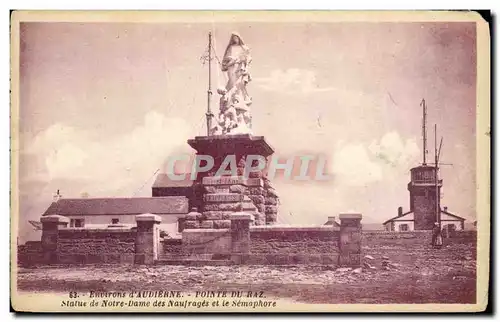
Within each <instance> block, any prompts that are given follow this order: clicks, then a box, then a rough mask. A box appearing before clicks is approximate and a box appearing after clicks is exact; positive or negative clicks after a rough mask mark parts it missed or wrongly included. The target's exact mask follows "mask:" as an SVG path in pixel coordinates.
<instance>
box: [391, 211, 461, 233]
mask: <svg viewBox="0 0 500 322" xmlns="http://www.w3.org/2000/svg"><path fill="white" fill-rule="evenodd" d="M440 216H441V218H440V220H441V226H442V227H443V229H448V230H464V222H465V218H462V217H460V216H457V215H455V214H452V213H451V212H449V211H448V207H444V208H443V209H442V210H441V212H440ZM383 225H384V227H385V230H386V231H413V230H418V229H415V217H414V213H413V211H408V212H405V213H403V208H402V207H399V208H398V215H397V216H396V217H393V218H391V219H389V220H387V221H385V222H384V223H383Z"/></svg>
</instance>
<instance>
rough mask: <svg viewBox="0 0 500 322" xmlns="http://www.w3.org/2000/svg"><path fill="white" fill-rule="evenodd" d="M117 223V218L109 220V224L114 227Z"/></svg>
mask: <svg viewBox="0 0 500 322" xmlns="http://www.w3.org/2000/svg"><path fill="white" fill-rule="evenodd" d="M119 222H120V219H118V218H113V219H111V223H112V224H113V225H116V224H118V223H119Z"/></svg>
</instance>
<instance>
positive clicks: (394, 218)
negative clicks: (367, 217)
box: [382, 209, 465, 225]
mask: <svg viewBox="0 0 500 322" xmlns="http://www.w3.org/2000/svg"><path fill="white" fill-rule="evenodd" d="M411 213H413V211H408V212H405V213H404V214H402V215H401V216H396V217H392V218H391V219H388V220H386V221H384V223H383V224H382V225H385V224H387V223H388V222H391V221H394V220H396V219H398V218H401V217H404V216H406V215H408V214H411ZM441 213H442V214H446V215H448V216H451V217H454V218H456V219H458V220H463V221H465V218H462V217H460V216H457V215H455V214H452V213H451V212H448V211H445V210H443V209H441Z"/></svg>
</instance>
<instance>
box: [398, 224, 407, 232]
mask: <svg viewBox="0 0 500 322" xmlns="http://www.w3.org/2000/svg"><path fill="white" fill-rule="evenodd" d="M408 230H409V227H408V224H401V225H399V231H408Z"/></svg>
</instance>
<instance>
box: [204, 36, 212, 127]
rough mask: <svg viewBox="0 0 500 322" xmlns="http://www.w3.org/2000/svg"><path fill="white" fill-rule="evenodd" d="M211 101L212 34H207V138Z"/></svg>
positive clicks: (210, 122)
mask: <svg viewBox="0 0 500 322" xmlns="http://www.w3.org/2000/svg"><path fill="white" fill-rule="evenodd" d="M211 101H212V32H209V33H208V90H207V112H206V113H205V115H206V117H207V136H210V130H211V129H212V117H214V114H213V113H212V110H211V107H210V103H211Z"/></svg>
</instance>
